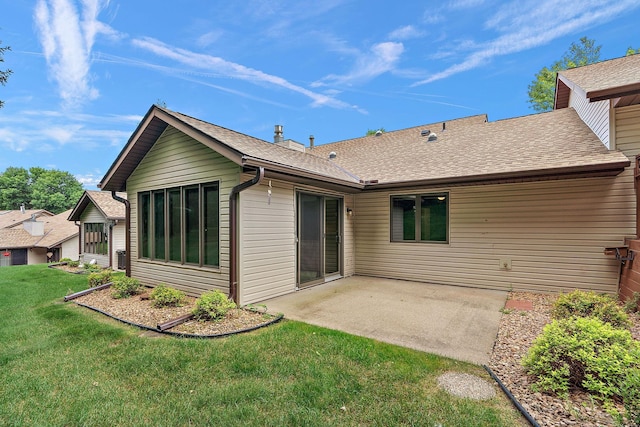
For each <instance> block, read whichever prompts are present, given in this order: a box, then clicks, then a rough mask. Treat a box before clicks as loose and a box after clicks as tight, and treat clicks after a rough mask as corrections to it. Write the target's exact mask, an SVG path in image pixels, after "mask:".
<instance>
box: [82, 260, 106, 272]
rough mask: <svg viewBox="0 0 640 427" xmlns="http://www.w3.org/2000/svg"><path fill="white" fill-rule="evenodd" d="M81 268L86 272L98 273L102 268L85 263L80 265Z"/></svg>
mask: <svg viewBox="0 0 640 427" xmlns="http://www.w3.org/2000/svg"><path fill="white" fill-rule="evenodd" d="M82 268H83V269H85V270H87V271H100V270H102V267H100V266H99V265H98V264H91V263H88V262H85V263H84V264H82Z"/></svg>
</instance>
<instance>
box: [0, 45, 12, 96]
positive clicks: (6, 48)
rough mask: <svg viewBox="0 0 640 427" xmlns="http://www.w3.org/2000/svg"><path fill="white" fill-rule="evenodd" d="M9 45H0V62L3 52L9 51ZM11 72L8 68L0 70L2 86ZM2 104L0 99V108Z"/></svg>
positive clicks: (2, 59) (2, 60)
mask: <svg viewBox="0 0 640 427" xmlns="http://www.w3.org/2000/svg"><path fill="white" fill-rule="evenodd" d="M0 44H2V40H0ZM10 50H11V47H9V46H0V62H4V53H5V52H7V51H10ZM12 73H13V71H11V70H10V69H6V70H0V84H1V85H2V86H4V85H5V84H7V80H9V76H10V75H11V74H12ZM3 106H4V101H1V100H0V108H2V107H3Z"/></svg>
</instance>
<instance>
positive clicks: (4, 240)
mask: <svg viewBox="0 0 640 427" xmlns="http://www.w3.org/2000/svg"><path fill="white" fill-rule="evenodd" d="M70 213H71V210H68V211H65V212H62V213H60V214H58V215H54V216H43V217H40V218H39V221H40V222H44V235H43V236H32V235H31V234H30V233H29V232H28V231H26V230H25V229H24V228H23V227H13V228H5V229H0V248H1V249H12V248H32V247H39V248H52V247H55V246H57V245H59V244H61V243H62V242H65V241H67V240H69V239H72V238H74V237H76V236H77V235H78V226H76V225H75V224H74V223H73V222H71V221H68V220H67V217H68V216H69V214H70Z"/></svg>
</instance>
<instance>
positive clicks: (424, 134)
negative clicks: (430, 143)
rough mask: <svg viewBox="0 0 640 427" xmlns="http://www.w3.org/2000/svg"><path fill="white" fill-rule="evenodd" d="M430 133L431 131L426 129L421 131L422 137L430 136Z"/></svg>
mask: <svg viewBox="0 0 640 427" xmlns="http://www.w3.org/2000/svg"><path fill="white" fill-rule="evenodd" d="M430 133H431V131H430V130H429V129H424V130H422V131H420V136H429V134H430Z"/></svg>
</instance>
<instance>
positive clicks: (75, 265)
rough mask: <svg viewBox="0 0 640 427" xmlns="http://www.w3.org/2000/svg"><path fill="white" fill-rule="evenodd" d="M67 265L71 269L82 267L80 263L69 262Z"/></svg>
mask: <svg viewBox="0 0 640 427" xmlns="http://www.w3.org/2000/svg"><path fill="white" fill-rule="evenodd" d="M67 265H68V266H69V267H73V268H75V267H78V266H79V265H80V261H67Z"/></svg>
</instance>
